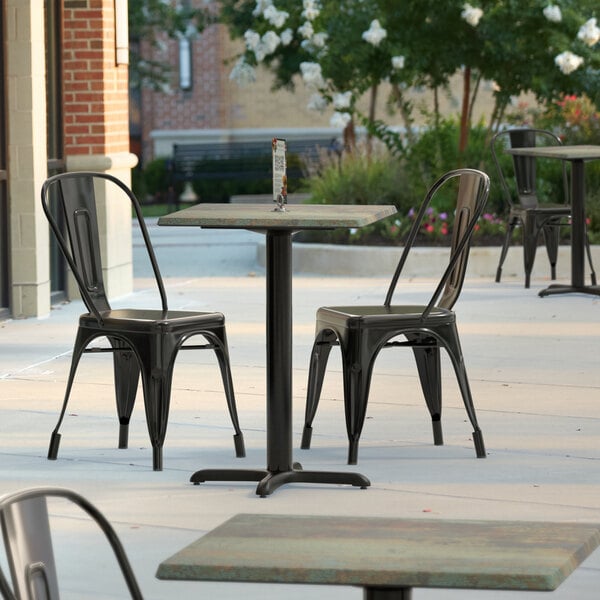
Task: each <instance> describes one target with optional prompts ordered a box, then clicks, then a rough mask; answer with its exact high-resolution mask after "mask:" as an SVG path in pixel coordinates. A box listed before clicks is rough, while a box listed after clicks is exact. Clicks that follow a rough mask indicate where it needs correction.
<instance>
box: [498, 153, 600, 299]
mask: <svg viewBox="0 0 600 600" xmlns="http://www.w3.org/2000/svg"><path fill="white" fill-rule="evenodd" d="M506 151H507V152H508V153H510V154H515V155H517V156H535V157H539V158H557V159H560V160H566V161H568V162H570V163H571V221H572V222H571V285H561V284H553V285H550V286H549V287H547V288H546V289H543V290H542V291H541V292H540V294H539V295H540V296H548V295H550V294H566V293H569V292H582V293H586V294H595V295H598V296H600V286H596V285H585V276H584V273H585V236H586V235H587V234H586V228H585V161H587V160H598V159H600V146H586V145H581V146H579V145H578V146H537V147H531V148H509V149H507V150H506Z"/></svg>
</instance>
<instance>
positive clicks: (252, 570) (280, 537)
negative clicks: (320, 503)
mask: <svg viewBox="0 0 600 600" xmlns="http://www.w3.org/2000/svg"><path fill="white" fill-rule="evenodd" d="M599 544H600V526H599V525H591V524H582V523H544V522H528V521H442V520H426V519H387V518H376V517H368V518H361V517H328V516H299V515H295V516H289V515H287V516H286V515H245V514H242V515H236V516H235V517H233V518H231V519H230V520H229V521H226V522H225V523H223V524H222V525H221V526H219V527H217V528H216V529H214V530H213V531H211V532H209V533H207V534H206V535H205V536H204V537H202V538H200V539H199V540H197V541H196V542H193V543H192V544H190V545H189V546H187V547H186V548H184V549H183V550H181V551H179V552H178V553H177V554H175V555H174V556H172V557H171V558H168V559H167V560H165V561H164V562H162V563H161V564H160V566H159V567H158V571H157V574H156V576H157V577H158V578H159V579H180V580H182V579H183V580H197V581H201V580H202V581H244V582H270V583H305V584H308V583H311V584H334V585H352V586H361V587H363V588H364V589H365V598H366V599H369V600H394V599H398V600H399V599H402V600H406V599H408V598H410V595H411V588H413V587H434V588H464V589H499V590H531V591H551V590H554V589H556V588H557V587H558V586H559V585H560V583H561V582H562V581H563V580H564V579H566V578H567V576H568V575H569V574H570V573H571V572H573V571H574V570H575V568H576V567H577V566H578V565H579V564H580V563H581V562H583V560H584V559H585V558H586V557H587V556H589V555H590V554H591V553H592V552H593V550H594V549H595V548H596V547H597V546H598V545H599Z"/></svg>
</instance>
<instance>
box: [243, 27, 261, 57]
mask: <svg viewBox="0 0 600 600" xmlns="http://www.w3.org/2000/svg"><path fill="white" fill-rule="evenodd" d="M244 40H246V48H248V50H251V51H252V52H254V50H255V49H256V48H257V47H258V45H259V44H260V34H258V33H256V31H253V30H252V29H248V30H247V31H246V32H245V33H244Z"/></svg>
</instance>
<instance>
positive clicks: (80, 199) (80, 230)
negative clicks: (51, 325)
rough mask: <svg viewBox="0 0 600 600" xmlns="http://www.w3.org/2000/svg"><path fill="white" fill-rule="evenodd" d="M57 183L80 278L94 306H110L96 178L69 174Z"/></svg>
mask: <svg viewBox="0 0 600 600" xmlns="http://www.w3.org/2000/svg"><path fill="white" fill-rule="evenodd" d="M58 185H59V189H60V195H59V198H60V201H61V205H62V209H63V211H64V219H65V225H66V231H67V235H68V239H69V241H70V244H71V253H72V256H73V259H74V261H75V265H76V266H77V270H78V272H79V274H80V278H81V281H82V283H83V285H84V286H85V288H86V290H87V291H88V294H89V295H90V297H91V298H92V300H93V302H94V306H95V307H96V308H97V309H98V310H99V311H103V310H108V309H110V304H109V302H108V298H107V297H106V291H105V288H104V281H103V278H102V255H101V252H100V235H99V230H98V215H97V209H96V194H95V190H94V181H93V179H92V177H76V178H66V179H61V180H59V184H58ZM88 308H89V307H88Z"/></svg>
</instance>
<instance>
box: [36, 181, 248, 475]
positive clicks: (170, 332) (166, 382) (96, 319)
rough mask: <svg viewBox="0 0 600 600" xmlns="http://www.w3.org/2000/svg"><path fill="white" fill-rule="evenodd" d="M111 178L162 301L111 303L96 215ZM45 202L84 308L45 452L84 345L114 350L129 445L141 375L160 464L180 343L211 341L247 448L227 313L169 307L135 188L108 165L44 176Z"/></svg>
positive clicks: (51, 452) (54, 445) (123, 442)
mask: <svg viewBox="0 0 600 600" xmlns="http://www.w3.org/2000/svg"><path fill="white" fill-rule="evenodd" d="M102 181H106V182H111V183H112V184H114V185H116V186H117V188H119V189H120V190H121V191H122V192H123V193H124V194H125V196H126V197H127V198H129V201H130V202H131V205H132V206H133V209H134V212H135V215H136V217H137V220H138V222H139V227H140V231H141V234H142V238H143V240H144V244H145V247H146V250H147V252H148V256H149V259H150V262H151V265H152V270H153V273H154V276H155V280H156V284H157V287H158V292H159V295H160V301H161V309H160V310H146V309H117V310H114V309H111V306H110V304H109V301H108V298H107V296H106V292H105V288H104V282H103V277H102V259H101V253H100V247H99V234H98V217H97V213H96V200H95V192H94V182H102ZM51 196H52V197H53V202H56V203H57V205H58V206H57V208H58V211H59V212H58V214H60V215H61V218H62V219H63V220H64V223H65V229H66V234H63V229H62V228H61V227H60V225H59V220H60V219H59V218H57V217H55V214H57V213H56V212H54V211H53V210H52V208H51V206H50V197H51ZM42 206H43V209H44V212H45V214H46V216H47V218H48V221H49V223H50V227H51V229H52V231H53V232H54V235H55V236H56V239H57V241H58V244H59V246H60V249H61V251H62V253H63V255H64V257H65V259H66V261H67V264H68V265H69V267H70V269H71V271H72V273H73V276H74V277H75V280H76V282H77V284H78V287H79V291H80V293H81V297H82V299H83V302H84V304H85V306H86V307H87V309H88V311H89V312H87V313H85V314H83V315H81V316H80V318H79V327H78V330H77V336H76V339H75V344H74V348H73V358H72V361H71V368H70V371H69V378H68V382H67V388H66V392H65V397H64V401H63V406H62V410H61V412H60V416H59V419H58V423H57V424H56V427H55V428H54V431H53V432H52V436H51V439H50V446H49V449H48V458H49V459H51V460H53V459H56V458H57V455H58V447H59V444H60V438H61V435H60V433H59V428H60V426H61V424H62V421H63V419H64V416H65V412H66V408H67V403H68V401H69V396H70V392H71V388H72V385H73V381H74V378H75V373H76V370H77V366H78V364H79V361H80V359H81V356H82V355H83V354H84V353H86V352H110V353H112V354H113V365H114V380H115V392H116V401H117V411H118V415H119V423H120V429H119V448H127V445H128V432H129V421H130V417H131V413H132V411H133V407H134V403H135V396H136V392H137V388H138V381H139V379H140V376H141V381H142V388H143V393H144V406H145V412H146V422H147V426H148V432H149V435H150V441H151V444H152V450H153V469H154V470H155V471H160V470H162V466H163V464H162V447H163V443H164V439H165V435H166V430H167V422H168V414H169V405H170V394H171V383H172V378H173V368H174V364H175V359H176V356H177V353H178V352H179V350H198V349H209V350H213V351H214V352H215V355H216V357H217V361H218V363H219V367H220V371H221V376H222V379H223V385H224V389H225V396H226V400H227V408H228V410H229V414H230V417H231V420H232V423H233V427H234V430H235V434H234V436H233V439H234V445H235V451H236V455H237V456H238V457H243V456H245V448H244V438H243V434H242V432H241V430H240V426H239V422H238V416H237V410H236V405H235V396H234V390H233V382H232V377H231V367H230V364H229V351H228V346H227V337H226V332H225V317H224V316H223V315H222V314H221V313H217V312H214V313H210V312H192V311H173V310H169V308H168V304H167V295H166V292H165V288H164V284H163V281H162V277H161V274H160V271H159V267H158V263H157V260H156V256H155V253H154V250H153V248H152V244H151V241H150V236H149V234H148V230H147V228H146V225H145V222H144V218H143V216H142V213H141V209H140V205H139V202H138V200H137V198H136V197H135V195H134V194H133V192H131V190H130V189H129V188H128V187H127V186H126V185H125V184H124V183H123V182H121V181H120V180H119V179H117V178H116V177H113V176H112V175H109V174H106V173H91V172H75V173H62V174H60V175H55V176H54V177H50V178H49V179H48V180H46V181H45V182H44V184H43V186H42ZM196 335H200V336H203V338H204V339H205V341H206V343H205V344H185V342H186V341H187V340H188V339H189V338H191V337H192V336H196ZM97 338H107V339H108V341H109V343H110V346H109V347H106V348H88V346H89V344H90V343H91V342H92V341H93V340H95V339H97Z"/></svg>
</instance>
